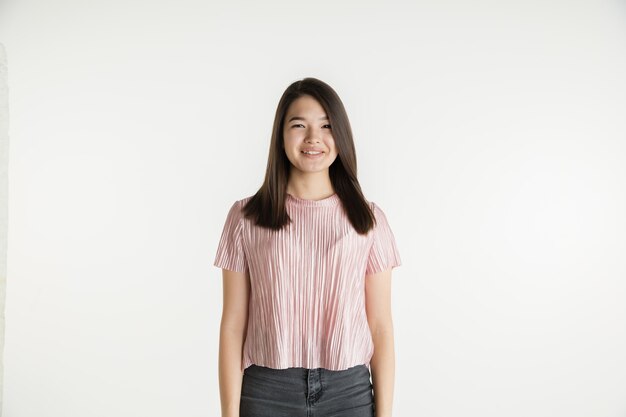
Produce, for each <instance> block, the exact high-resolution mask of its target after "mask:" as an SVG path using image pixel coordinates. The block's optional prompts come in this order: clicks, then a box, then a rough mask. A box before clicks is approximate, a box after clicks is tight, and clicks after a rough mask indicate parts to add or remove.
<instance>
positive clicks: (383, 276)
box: [365, 268, 395, 417]
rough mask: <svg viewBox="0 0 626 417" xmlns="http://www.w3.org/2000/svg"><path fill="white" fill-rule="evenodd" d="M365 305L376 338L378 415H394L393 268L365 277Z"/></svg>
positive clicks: (374, 371) (374, 360) (374, 381)
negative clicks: (392, 410)
mask: <svg viewBox="0 0 626 417" xmlns="http://www.w3.org/2000/svg"><path fill="white" fill-rule="evenodd" d="M365 306H366V311H367V321H368V323H369V327H370V330H371V332H372V339H373V341H374V355H373V356H372V359H371V361H370V368H371V370H372V385H373V386H374V402H375V407H376V417H391V409H392V403H393V386H394V378H395V354H394V337H393V321H392V317H391V268H390V269H388V270H386V271H382V272H379V273H376V274H371V275H366V276H365Z"/></svg>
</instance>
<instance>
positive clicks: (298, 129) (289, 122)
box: [283, 95, 337, 173]
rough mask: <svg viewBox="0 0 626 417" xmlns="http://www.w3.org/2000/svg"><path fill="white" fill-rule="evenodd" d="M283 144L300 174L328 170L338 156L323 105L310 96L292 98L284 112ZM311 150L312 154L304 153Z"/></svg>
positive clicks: (288, 156) (293, 165)
mask: <svg viewBox="0 0 626 417" xmlns="http://www.w3.org/2000/svg"><path fill="white" fill-rule="evenodd" d="M283 138H284V142H283V145H284V147H285V153H286V154H287V158H288V159H289V161H290V162H291V165H292V168H295V169H297V170H299V171H302V172H303V173H309V172H318V171H323V170H327V169H328V167H329V166H330V165H331V164H332V163H333V161H334V160H335V158H337V149H336V148H335V140H334V139H333V132H332V130H331V126H330V124H329V121H328V117H327V115H326V112H324V108H323V107H322V105H321V104H320V103H319V102H318V101H317V100H315V99H314V98H313V97H311V96H308V95H306V96H302V97H299V98H298V99H296V100H294V101H293V102H292V103H291V105H290V106H289V108H288V109H287V114H286V115H285V123H284V126H283ZM305 151H312V152H314V153H313V154H306V153H305Z"/></svg>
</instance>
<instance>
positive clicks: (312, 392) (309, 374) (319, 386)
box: [239, 365, 375, 417]
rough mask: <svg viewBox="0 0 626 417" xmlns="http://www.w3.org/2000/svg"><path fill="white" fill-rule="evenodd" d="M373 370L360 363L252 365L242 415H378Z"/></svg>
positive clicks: (243, 393)
mask: <svg viewBox="0 0 626 417" xmlns="http://www.w3.org/2000/svg"><path fill="white" fill-rule="evenodd" d="M372 388H373V386H372V382H371V379H370V371H369V369H368V368H367V366H365V365H356V366H353V367H352V368H348V369H345V370H341V371H331V370H328V369H325V368H315V369H307V368H287V369H274V368H267V367H264V366H259V365H250V366H249V367H247V368H246V369H244V371H243V384H242V387H241V403H240V408H239V415H240V417H374V415H375V413H374V411H375V409H374V408H375V407H374V395H373V392H372Z"/></svg>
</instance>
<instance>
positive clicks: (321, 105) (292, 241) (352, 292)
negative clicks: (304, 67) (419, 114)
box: [214, 78, 401, 417]
mask: <svg viewBox="0 0 626 417" xmlns="http://www.w3.org/2000/svg"><path fill="white" fill-rule="evenodd" d="M356 166H357V164H356V155H355V148H354V142H353V139H352V131H351V128H350V123H349V121H348V116H347V114H346V111H345V109H344V106H343V103H342V102H341V100H340V99H339V96H338V95H337V93H336V92H335V91H334V90H333V89H332V88H331V87H330V86H329V85H327V84H326V83H324V82H322V81H320V80H318V79H315V78H304V79H302V80H299V81H296V82H294V83H293V84H291V85H290V86H289V87H288V88H287V89H286V91H285V92H284V93H283V95H282V97H281V99H280V102H279V103H278V109H277V111H276V116H275V119H274V127H273V132H272V139H271V144H270V153H269V159H268V163H267V171H266V173H265V180H264V182H263V185H262V186H261V188H260V189H259V190H258V191H257V192H256V194H254V195H252V196H248V197H245V198H243V199H240V200H237V201H235V203H234V204H233V205H232V207H231V208H230V211H229V212H228V215H227V217H226V222H225V224H224V229H223V232H222V235H221V239H220V241H219V245H218V249H217V254H216V256H215V261H214V265H215V266H217V267H219V268H222V269H223V272H222V279H223V291H224V293H223V312H222V320H221V327H220V346H219V384H220V400H221V406H222V417H235V416H239V417H251V416H254V417H280V416H286V417H299V416H302V417H310V416H316V417H331V416H341V417H357V416H359V417H372V416H374V415H375V416H376V417H390V416H391V409H392V398H393V386H394V372H395V356H394V340H393V326H392V318H391V271H392V268H393V267H396V266H399V265H400V264H401V263H400V262H401V261H400V255H399V253H398V249H397V247H396V241H395V239H394V235H393V233H392V231H391V228H390V226H389V224H388V222H387V219H386V217H385V214H384V213H383V211H382V209H381V208H380V207H379V206H378V205H377V204H374V203H373V202H369V201H367V200H366V199H365V197H364V196H363V193H362V191H361V187H360V185H359V182H358V180H357V169H356ZM370 378H371V379H370ZM372 390H373V392H372Z"/></svg>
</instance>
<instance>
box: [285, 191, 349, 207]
mask: <svg viewBox="0 0 626 417" xmlns="http://www.w3.org/2000/svg"><path fill="white" fill-rule="evenodd" d="M286 201H288V202H291V203H293V204H295V205H298V206H307V207H326V206H334V205H336V204H337V203H338V202H339V196H338V195H337V193H334V194H332V195H330V196H328V197H326V198H322V199H321V200H307V199H304V198H299V197H296V196H294V195H291V194H289V193H287V200H286Z"/></svg>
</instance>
